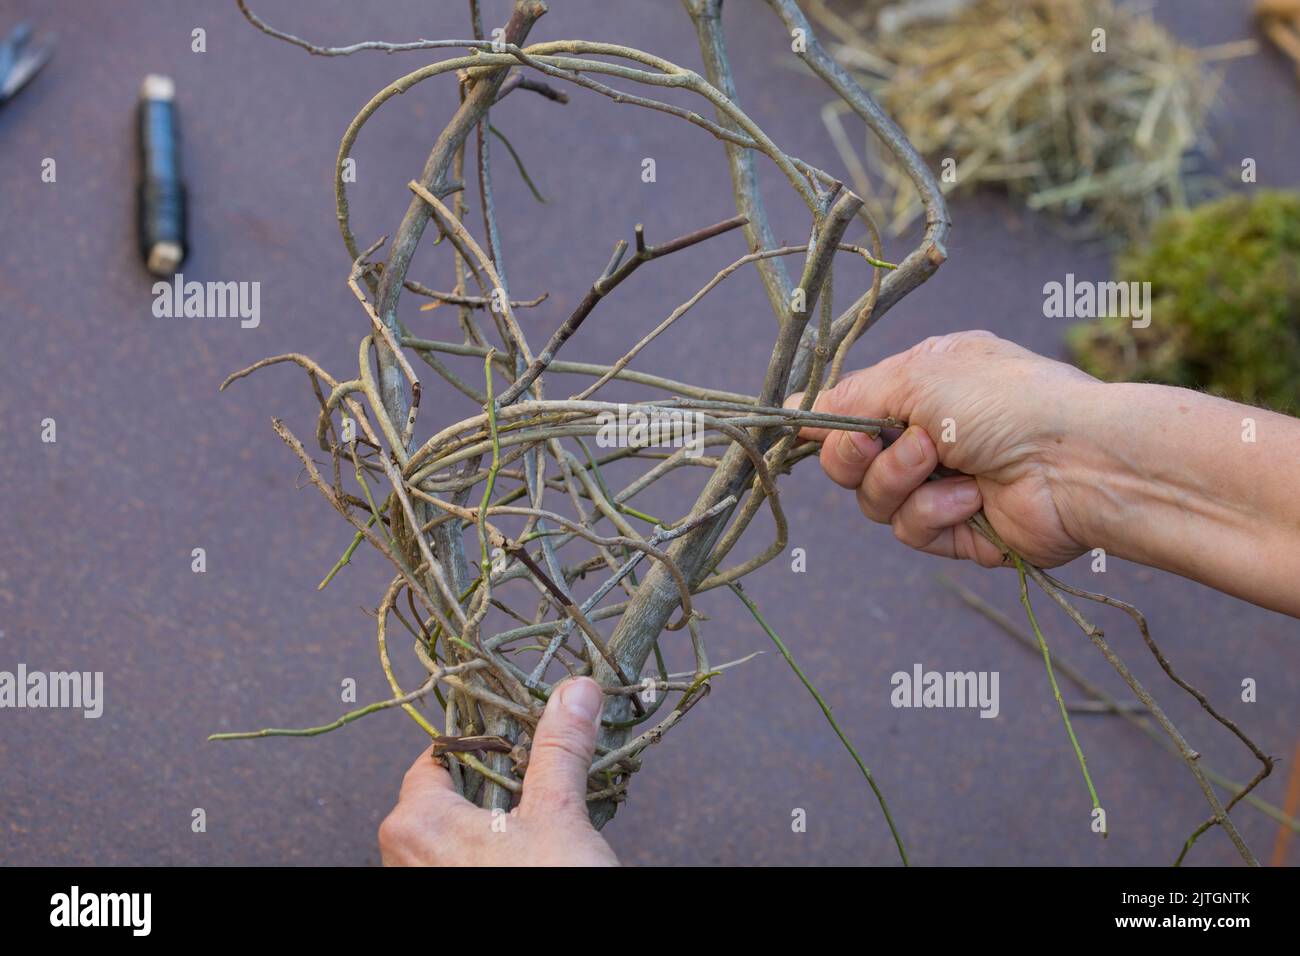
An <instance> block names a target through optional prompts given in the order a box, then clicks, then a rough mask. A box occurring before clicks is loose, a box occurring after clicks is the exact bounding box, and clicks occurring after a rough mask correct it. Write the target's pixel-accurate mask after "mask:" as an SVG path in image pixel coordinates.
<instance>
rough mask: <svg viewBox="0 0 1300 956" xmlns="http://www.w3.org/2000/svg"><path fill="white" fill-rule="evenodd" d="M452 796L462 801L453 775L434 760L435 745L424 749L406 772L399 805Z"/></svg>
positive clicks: (440, 799) (438, 799)
mask: <svg viewBox="0 0 1300 956" xmlns="http://www.w3.org/2000/svg"><path fill="white" fill-rule="evenodd" d="M447 794H449V795H451V796H453V797H456V798H457V799H460V795H459V794H458V793H456V787H455V785H454V784H453V783H452V782H451V774H450V773H448V772H447V768H446V767H444V766H443V765H442V764H440V763H439V762H438V761H437V760H434V759H433V745H432V744H431V745H429V746H428V747H426V748H425V749H424V752H423V753H421V754H420V756H418V757H416V758H415V763H413V764H411V766H410V769H408V770H407V771H406V776H404V777H403V778H402V789H401V792H400V793H399V794H398V795H397V801H398V803H401V802H403V801H405V800H407V799H410V800H416V801H442V800H444V799H445V795H447Z"/></svg>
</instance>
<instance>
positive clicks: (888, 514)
mask: <svg viewBox="0 0 1300 956" xmlns="http://www.w3.org/2000/svg"><path fill="white" fill-rule="evenodd" d="M938 464H939V452H938V451H937V450H936V449H935V447H934V442H933V441H932V440H931V439H930V436H929V435H928V434H926V431H925V429H923V428H921V427H920V426H919V425H911V426H909V427H908V429H907V431H905V432H903V434H902V435H900V436H899V438H898V441H896V442H894V443H893V444H892V445H890V446H889V447H888V448H886V449H885V450H884V451H882V452H881V453H880V454H879V455H877V456H876V457H875V460H874V461H872V463H871V467H869V468H868V469H867V473H866V477H865V478H863V479H862V484H861V485H859V486H858V506H859V507H860V508H861V509H862V513H863V514H864V515H866V516H867V517H868V518H870V519H871V520H872V521H879V522H880V523H881V524H889V523H890V521H891V520H892V519H893V517H894V512H895V511H897V510H898V509H899V508H900V507H901V506H902V504H903V502H904V501H906V500H907V499H908V497H909V496H910V495H911V494H912V492H914V491H916V489H917V488H919V487H920V486H921V485H922V483H924V482H925V480H926V478H928V477H929V475H930V472H932V471H934V469H935V467H936V466H937V465H938Z"/></svg>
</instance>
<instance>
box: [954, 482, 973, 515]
mask: <svg viewBox="0 0 1300 956" xmlns="http://www.w3.org/2000/svg"><path fill="white" fill-rule="evenodd" d="M979 496H980V486H979V485H978V484H977V483H976V481H975V479H974V478H967V479H966V480H965V481H958V482H954V483H953V486H952V501H953V504H955V505H957V506H958V507H959V508H969V507H970V506H971V505H973V504H975V502H976V501H977V500H979Z"/></svg>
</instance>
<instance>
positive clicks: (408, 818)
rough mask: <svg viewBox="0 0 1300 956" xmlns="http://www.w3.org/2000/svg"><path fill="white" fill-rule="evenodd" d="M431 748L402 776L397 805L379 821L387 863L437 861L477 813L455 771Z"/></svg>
mask: <svg viewBox="0 0 1300 956" xmlns="http://www.w3.org/2000/svg"><path fill="white" fill-rule="evenodd" d="M432 754H433V748H432V747H429V748H427V749H426V750H425V751H424V752H423V753H421V754H420V756H419V757H417V758H416V759H415V763H413V764H411V768H410V769H409V770H407V771H406V776H405V777H403V778H402V790H401V793H400V794H399V795H398V797H397V806H395V807H393V809H392V811H391V812H390V813H389V814H388V816H386V817H385V818H384V819H383V821H382V822H381V823H380V824H379V851H380V856H381V857H382V859H383V862H384V865H385V866H406V865H425V864H428V863H430V862H435V861H436V859H437V854H438V851H439V849H440V848H441V847H444V846H446V845H448V844H449V843H451V842H453V839H454V835H455V834H456V833H457V832H463V831H464V827H465V826H466V825H467V824H468V823H469V822H470V821H471V818H473V817H474V816H475V815H477V814H478V813H480V812H481V811H479V810H478V809H477V808H476V807H474V806H473V805H471V804H470V803H469V802H468V801H467V800H465V799H464V798H463V797H461V796H460V795H459V794H458V793H456V789H455V787H454V786H453V784H452V782H451V775H450V774H449V773H448V772H447V770H446V768H444V767H442V766H441V765H440V764H439V763H438V762H437V761H436V760H434V759H433V755H432Z"/></svg>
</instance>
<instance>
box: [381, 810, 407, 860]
mask: <svg viewBox="0 0 1300 956" xmlns="http://www.w3.org/2000/svg"><path fill="white" fill-rule="evenodd" d="M409 835H410V826H409V824H408V821H407V818H406V814H405V813H403V812H402V809H401V807H394V808H393V810H392V811H391V812H390V813H389V814H388V816H386V817H384V819H383V820H382V821H380V824H379V849H380V850H382V851H383V852H384V853H389V852H391V851H392V850H394V849H396V848H397V847H399V846H402V845H403V844H405V843H406V842H407V838H408V837H409Z"/></svg>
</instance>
